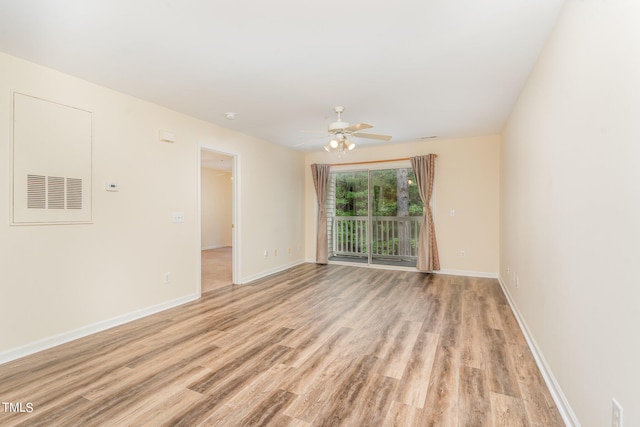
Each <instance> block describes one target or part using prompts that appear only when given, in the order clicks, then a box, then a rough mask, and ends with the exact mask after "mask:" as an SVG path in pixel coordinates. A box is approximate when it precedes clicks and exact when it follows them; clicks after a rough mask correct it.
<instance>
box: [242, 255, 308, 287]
mask: <svg viewBox="0 0 640 427" xmlns="http://www.w3.org/2000/svg"><path fill="white" fill-rule="evenodd" d="M305 262H306V261H305V260H303V259H300V260H297V261H293V262H290V263H288V264H286V265H281V266H279V267H275V268H272V269H271V270H266V271H262V272H260V273H258V274H254V275H253V276H247V277H243V278H242V282H241V283H239V284H241V285H246V284H247V283H250V282H253V281H255V280H258V279H262V278H263V277H267V276H271V275H272V274H275V273H280V272H281V271H284V270H287V269H289V268H292V267H295V266H297V265H300V264H304V263H305Z"/></svg>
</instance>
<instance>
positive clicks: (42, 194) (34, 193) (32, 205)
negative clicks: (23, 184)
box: [27, 175, 82, 209]
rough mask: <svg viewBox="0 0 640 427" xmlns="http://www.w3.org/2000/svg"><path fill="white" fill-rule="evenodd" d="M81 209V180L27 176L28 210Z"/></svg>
mask: <svg viewBox="0 0 640 427" xmlns="http://www.w3.org/2000/svg"><path fill="white" fill-rule="evenodd" d="M65 204H66V209H82V180H81V179H79V178H64V177H61V176H44V175H27V208H28V209H65Z"/></svg>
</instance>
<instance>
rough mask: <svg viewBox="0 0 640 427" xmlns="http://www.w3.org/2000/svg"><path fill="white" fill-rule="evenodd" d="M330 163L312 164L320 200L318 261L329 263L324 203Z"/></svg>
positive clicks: (317, 242) (317, 238) (314, 182)
mask: <svg viewBox="0 0 640 427" xmlns="http://www.w3.org/2000/svg"><path fill="white" fill-rule="evenodd" d="M329 169H330V166H329V165H319V164H316V163H314V164H312V165H311V174H312V175H313V185H314V187H315V188H316V198H317V200H318V231H317V237H316V263H318V264H327V263H328V262H329V255H328V249H327V212H326V211H325V210H324V203H325V200H326V198H327V186H328V185H329Z"/></svg>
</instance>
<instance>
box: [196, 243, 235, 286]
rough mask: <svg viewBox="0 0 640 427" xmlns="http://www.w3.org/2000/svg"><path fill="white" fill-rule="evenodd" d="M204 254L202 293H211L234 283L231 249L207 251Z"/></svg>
mask: <svg viewBox="0 0 640 427" xmlns="http://www.w3.org/2000/svg"><path fill="white" fill-rule="evenodd" d="M201 254H202V258H201V259H202V274H201V278H202V281H201V284H202V285H201V286H202V292H203V293H205V292H209V291H211V290H214V289H218V288H221V287H223V286H227V285H230V284H231V283H232V281H231V279H232V273H231V247H230V246H226V247H223V248H217V249H207V250H204V251H202V252H201Z"/></svg>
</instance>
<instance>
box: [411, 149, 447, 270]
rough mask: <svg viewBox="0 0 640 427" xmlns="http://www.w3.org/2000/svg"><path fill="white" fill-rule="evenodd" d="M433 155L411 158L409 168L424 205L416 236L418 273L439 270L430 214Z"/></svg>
mask: <svg viewBox="0 0 640 427" xmlns="http://www.w3.org/2000/svg"><path fill="white" fill-rule="evenodd" d="M436 157H438V156H437V155H435V154H429V155H426V156H417V157H411V167H412V168H413V172H414V173H415V175H416V184H417V185H418V191H419V193H420V199H422V203H423V204H424V208H423V209H422V227H420V235H419V236H418V261H417V263H416V268H417V269H418V270H419V271H434V270H440V259H439V257H438V243H437V241H436V230H435V227H434V226H433V213H432V212H431V205H430V204H429V203H430V202H431V194H432V193H433V178H434V176H435V174H434V173H435V161H436Z"/></svg>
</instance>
